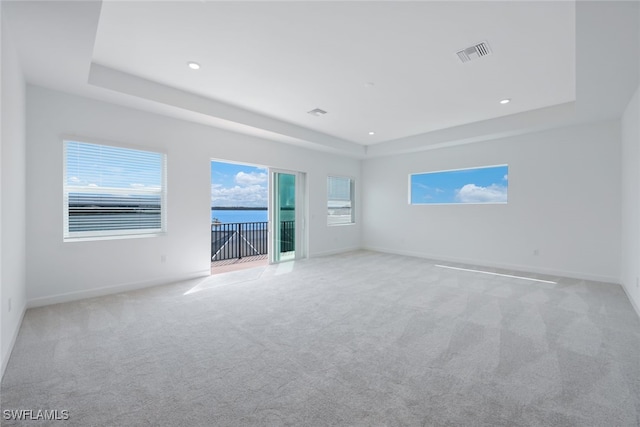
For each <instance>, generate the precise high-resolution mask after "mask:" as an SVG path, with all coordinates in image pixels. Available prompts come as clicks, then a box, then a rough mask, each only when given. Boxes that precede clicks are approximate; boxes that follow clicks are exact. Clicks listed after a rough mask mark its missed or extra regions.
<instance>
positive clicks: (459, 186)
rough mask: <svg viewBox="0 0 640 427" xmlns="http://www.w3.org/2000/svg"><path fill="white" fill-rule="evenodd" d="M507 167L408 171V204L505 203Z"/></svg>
mask: <svg viewBox="0 0 640 427" xmlns="http://www.w3.org/2000/svg"><path fill="white" fill-rule="evenodd" d="M508 174H509V167H508V166H507V165H503V166H490V167H485V168H475V169H460V170H453V171H442V172H430V173H423V174H414V175H411V204H441V203H443V204H452V203H453V204H459V203H506V202H507V187H508V183H509V181H508V179H509V177H508Z"/></svg>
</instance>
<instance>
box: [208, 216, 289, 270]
mask: <svg viewBox="0 0 640 427" xmlns="http://www.w3.org/2000/svg"><path fill="white" fill-rule="evenodd" d="M295 234H296V233H295V221H282V222H281V223H280V251H281V252H290V251H293V250H294V249H295ZM268 248H269V239H268V223H267V222H236V223H225V224H223V223H211V261H223V260H227V259H237V258H244V257H248V256H258V255H267V254H268V253H269V249H268Z"/></svg>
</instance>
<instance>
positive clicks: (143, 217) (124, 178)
mask: <svg viewBox="0 0 640 427" xmlns="http://www.w3.org/2000/svg"><path fill="white" fill-rule="evenodd" d="M64 166H65V172H64V175H65V176H64V238H65V240H74V239H86V238H104V237H113V236H135V235H157V234H158V233H161V232H164V231H165V224H166V208H165V203H166V185H165V171H166V156H165V155H164V154H162V153H156V152H152V151H142V150H134V149H130V148H122V147H115V146H110V145H99V144H90V143H86V142H78V141H64Z"/></svg>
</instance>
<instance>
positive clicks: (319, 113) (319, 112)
mask: <svg viewBox="0 0 640 427" xmlns="http://www.w3.org/2000/svg"><path fill="white" fill-rule="evenodd" d="M307 114H311V115H312V116H322V115H324V114H327V112H326V111H324V110H323V109H320V108H314V109H313V110H311V111H307Z"/></svg>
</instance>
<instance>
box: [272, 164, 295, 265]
mask: <svg viewBox="0 0 640 427" xmlns="http://www.w3.org/2000/svg"><path fill="white" fill-rule="evenodd" d="M273 184H274V186H273V190H274V193H273V194H274V209H273V212H274V215H273V239H274V246H275V248H274V249H275V250H274V253H273V261H274V262H280V261H288V260H292V259H295V258H296V175H295V174H291V173H283V172H274V174H273Z"/></svg>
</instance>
